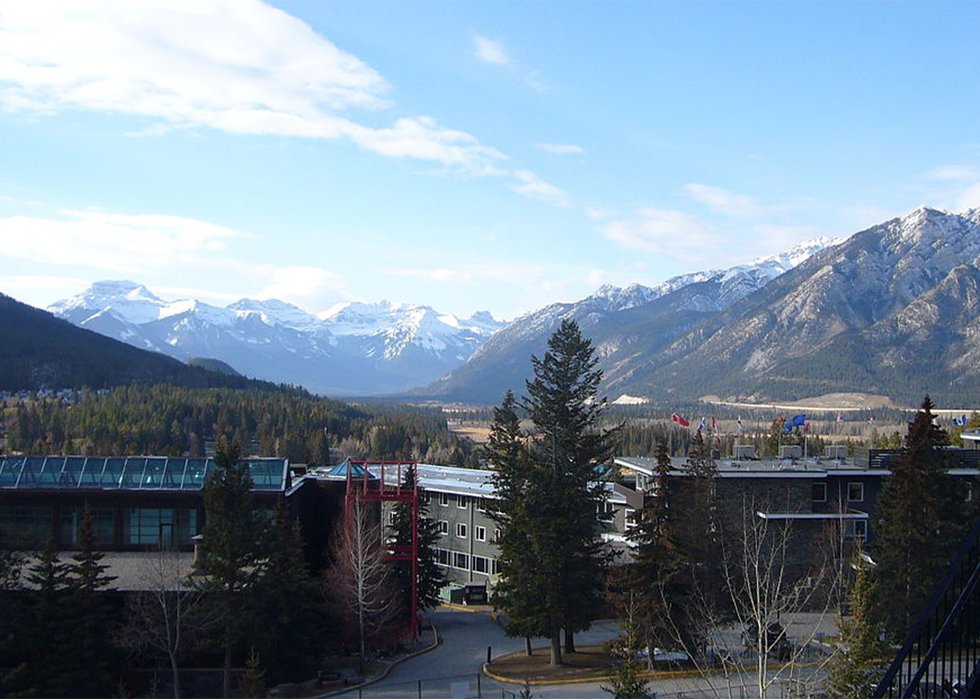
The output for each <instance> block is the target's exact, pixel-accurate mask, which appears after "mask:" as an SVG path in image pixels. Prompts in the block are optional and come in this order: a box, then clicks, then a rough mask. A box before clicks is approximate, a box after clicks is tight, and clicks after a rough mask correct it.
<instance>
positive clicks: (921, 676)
mask: <svg viewBox="0 0 980 699" xmlns="http://www.w3.org/2000/svg"><path fill="white" fill-rule="evenodd" d="M978 674H980V519H978V520H977V521H976V522H975V523H974V525H973V528H972V529H971V530H970V533H969V535H967V537H966V539H965V540H964V542H963V544H962V546H961V547H960V550H959V551H958V552H957V554H956V557H955V558H954V559H953V562H952V563H951V564H950V566H949V570H948V571H947V573H946V576H945V577H944V578H943V580H942V582H941V583H940V584H939V587H938V588H937V589H936V592H935V594H934V595H933V597H932V600H931V601H930V603H929V605H928V606H927V607H926V609H925V611H924V612H923V614H922V616H920V617H919V619H918V621H917V622H916V625H915V626H914V627H913V628H912V630H911V631H910V632H909V635H908V637H907V638H906V640H905V644H904V645H903V646H902V649H901V650H900V651H899V653H898V655H897V657H896V658H895V660H894V662H893V663H892V664H891V666H890V667H889V668H888V671H887V672H886V673H885V676H884V677H883V678H882V680H881V682H879V684H878V686H877V687H876V688H875V691H874V694H873V695H872V697H873V698H874V699H882V698H883V697H889V698H891V697H976V696H980V686H978Z"/></svg>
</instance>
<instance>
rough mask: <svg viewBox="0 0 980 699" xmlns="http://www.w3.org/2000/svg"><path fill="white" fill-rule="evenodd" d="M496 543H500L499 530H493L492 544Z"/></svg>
mask: <svg viewBox="0 0 980 699" xmlns="http://www.w3.org/2000/svg"><path fill="white" fill-rule="evenodd" d="M498 541H500V530H499V529H494V530H493V543H497V542H498Z"/></svg>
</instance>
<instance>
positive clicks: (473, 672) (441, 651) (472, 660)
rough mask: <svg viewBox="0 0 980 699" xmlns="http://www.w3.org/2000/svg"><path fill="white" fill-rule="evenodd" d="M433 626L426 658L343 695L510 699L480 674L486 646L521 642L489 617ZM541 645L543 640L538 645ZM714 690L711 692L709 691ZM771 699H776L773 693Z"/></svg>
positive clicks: (718, 691) (688, 685) (691, 681)
mask: <svg viewBox="0 0 980 699" xmlns="http://www.w3.org/2000/svg"><path fill="white" fill-rule="evenodd" d="M432 621H433V623H434V624H435V625H436V627H437V628H438V629H439V634H440V636H441V638H442V643H441V644H440V645H439V647H438V648H436V649H435V650H432V651H430V652H428V653H425V654H423V655H420V656H418V657H416V658H412V659H411V660H408V661H406V662H404V663H402V664H400V665H397V666H396V667H395V668H393V669H392V671H391V673H390V674H389V675H388V676H387V677H386V678H385V679H383V680H381V681H379V682H377V683H375V684H373V685H370V686H369V687H365V688H363V689H362V690H359V691H358V690H353V691H351V692H348V693H347V694H345V695H343V696H345V697H351V698H353V697H357V698H358V699H395V698H401V697H405V698H410V699H419V698H422V699H475V698H477V697H480V698H483V697H485V698H487V699H496V698H497V697H500V699H515V698H516V697H517V696H518V694H519V692H520V687H519V686H515V685H512V684H501V683H497V682H494V681H493V680H490V679H489V678H487V677H483V676H482V675H480V668H481V666H482V665H483V662H484V661H485V660H486V656H487V646H491V647H492V649H493V655H494V656H498V655H503V654H505V653H511V652H513V651H518V650H521V649H522V648H523V646H524V643H523V640H522V639H516V638H507V636H506V635H505V634H504V632H503V629H502V628H501V627H500V625H499V624H497V623H496V622H495V621H493V620H492V619H491V618H490V617H489V615H487V614H483V613H473V612H465V611H457V610H452V609H439V610H436V611H435V612H433V613H432ZM619 633H620V629H619V625H618V623H617V622H608V621H607V622H597V623H596V624H594V625H593V628H592V629H591V630H590V631H587V632H585V633H582V634H578V635H576V642H577V643H579V644H581V645H583V646H585V645H595V644H600V643H602V642H603V641H605V640H608V639H610V638H614V637H615V636H617V635H618V634H619ZM538 641H539V643H536V644H535V645H540V644H542V643H543V640H542V639H538ZM728 682H731V684H733V685H741V684H742V683H745V685H747V686H749V687H751V685H752V682H753V681H752V678H751V676H748V675H746V676H742V677H732V678H730V679H729V680H728ZM726 683H727V682H726V679H725V678H723V677H720V676H715V677H712V678H710V679H705V678H702V677H697V676H694V677H672V678H665V679H660V680H657V681H656V682H653V683H651V685H650V690H651V691H653V692H656V693H657V695H659V696H660V697H664V698H665V699H667V698H670V699H674V698H680V697H683V698H684V699H695V698H697V699H701V698H703V697H728V696H729V691H728V688H727V687H726ZM601 685H602V683H589V684H574V685H557V686H535V687H532V688H531V691H532V693H533V696H534V698H535V699H576V698H578V697H583V698H584V697H605V698H608V697H609V696H610V695H609V694H607V693H606V692H604V691H602V686H601ZM712 687H713V688H712ZM731 696H734V697H736V698H739V697H753V696H757V694H756V693H755V692H754V691H752V690H747V691H740V690H739V689H734V690H733V692H732V694H731ZM774 696H779V693H778V692H776V693H775V695H774Z"/></svg>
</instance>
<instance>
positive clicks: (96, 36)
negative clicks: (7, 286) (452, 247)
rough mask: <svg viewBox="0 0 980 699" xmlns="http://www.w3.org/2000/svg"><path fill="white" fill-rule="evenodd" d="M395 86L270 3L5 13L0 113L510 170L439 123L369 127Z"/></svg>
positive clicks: (174, 0) (247, 0)
mask: <svg viewBox="0 0 980 699" xmlns="http://www.w3.org/2000/svg"><path fill="white" fill-rule="evenodd" d="M388 90H389V85H388V83H387V82H386V81H385V79H384V78H383V77H382V76H381V75H380V74H378V73H377V72H376V71H375V70H374V69H372V68H371V67H370V66H368V65H367V64H366V63H364V62H363V61H361V60H360V59H358V58H357V57H356V56H354V55H352V54H350V53H347V52H345V51H343V50H341V49H339V48H338V47H337V46H335V45H334V44H333V43H331V42H330V41H328V40H327V39H325V38H323V37H321V36H318V35H317V34H316V33H315V32H314V31H313V30H312V29H311V28H310V27H309V26H308V25H307V24H305V23H304V22H302V21H301V20H299V19H297V18H295V17H292V16H290V15H288V14H286V13H285V12H283V11H281V10H278V9H276V8H273V7H270V6H268V5H266V4H264V3H262V2H259V1H258V0H209V2H205V3H201V2H193V1H190V0H160V1H157V2H152V3H131V2H115V3H103V2H96V1H95V0H48V1H47V2H41V1H35V2H29V3H28V2H18V3H9V4H7V5H5V6H4V10H3V12H2V13H0V108H3V109H6V110H8V111H19V112H31V113H38V114H55V113H58V112H63V111H70V110H86V111H94V112H102V113H115V114H125V115H131V116H142V117H149V118H151V119H157V120H159V122H158V123H154V124H151V125H149V126H148V128H147V129H145V130H144V133H152V132H153V131H155V130H160V129H161V128H176V127H188V126H191V127H201V126H203V127H208V128H212V129H216V130H221V131H226V132H229V133H236V134H252V135H255V134H272V135H278V136H293V137H302V138H318V139H327V140H331V139H349V140H352V141H354V142H355V143H357V144H358V145H360V146H361V147H363V148H366V149H368V150H370V151H372V152H375V153H379V154H381V155H386V156H389V157H398V158H414V159H419V160H426V161H433V162H437V163H440V164H442V165H445V166H448V167H452V168H457V169H460V170H464V171H467V172H475V173H480V174H488V173H492V172H493V169H492V167H490V163H492V162H493V161H496V160H499V159H502V158H503V155H502V154H501V153H499V152H498V151H496V150H494V149H492V148H487V147H485V146H481V145H480V144H479V142H478V141H477V139H476V138H475V137H473V136H472V135H470V134H467V133H464V132H461V131H455V130H450V129H446V128H444V127H442V126H440V125H439V124H438V123H437V122H436V121H435V120H433V119H429V118H427V117H416V118H406V119H399V120H398V121H396V122H395V123H394V125H393V126H391V127H388V128H377V127H373V126H366V125H364V124H360V123H358V122H356V121H355V120H353V118H352V117H350V116H349V115H348V113H349V112H350V111H351V110H355V109H357V110H365V109H366V110H380V109H385V108H387V107H388V106H389V105H388V103H387V102H386V100H385V97H384V96H385V95H386V94H387V92H388Z"/></svg>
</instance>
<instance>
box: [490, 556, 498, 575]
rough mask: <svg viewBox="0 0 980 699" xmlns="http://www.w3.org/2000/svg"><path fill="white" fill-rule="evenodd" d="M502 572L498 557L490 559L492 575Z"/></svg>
mask: <svg viewBox="0 0 980 699" xmlns="http://www.w3.org/2000/svg"><path fill="white" fill-rule="evenodd" d="M499 572H500V564H499V563H497V559H496V558H491V559H490V575H496V574H497V573H499Z"/></svg>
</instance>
